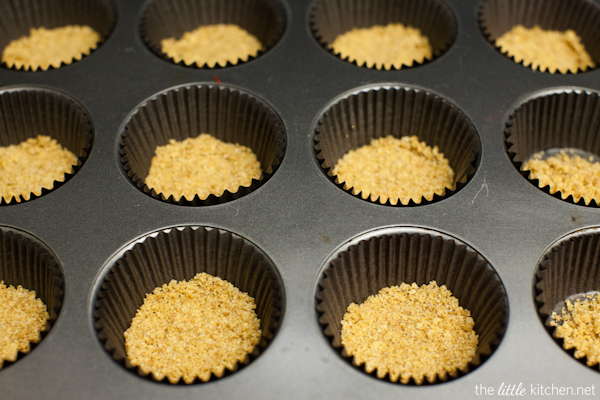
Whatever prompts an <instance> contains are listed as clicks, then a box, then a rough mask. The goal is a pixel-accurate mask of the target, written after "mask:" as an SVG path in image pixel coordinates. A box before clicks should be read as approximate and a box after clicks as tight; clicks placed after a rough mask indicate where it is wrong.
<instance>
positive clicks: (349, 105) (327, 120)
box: [314, 87, 481, 206]
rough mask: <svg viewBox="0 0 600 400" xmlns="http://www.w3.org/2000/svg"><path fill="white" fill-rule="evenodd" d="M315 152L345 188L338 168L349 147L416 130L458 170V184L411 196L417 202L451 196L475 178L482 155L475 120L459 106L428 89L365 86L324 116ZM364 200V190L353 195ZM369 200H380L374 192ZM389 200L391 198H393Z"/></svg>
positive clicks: (350, 190) (332, 106) (337, 184)
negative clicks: (428, 195) (440, 191)
mask: <svg viewBox="0 0 600 400" xmlns="http://www.w3.org/2000/svg"><path fill="white" fill-rule="evenodd" d="M315 130H316V135H315V138H314V140H315V151H316V154H317V158H318V160H319V162H320V163H321V167H322V168H323V170H324V171H325V173H326V174H327V176H329V178H330V179H331V181H332V182H334V183H335V184H336V186H338V187H339V188H341V189H342V190H344V191H346V192H348V193H350V194H352V188H347V189H345V188H344V183H343V182H340V181H339V179H338V178H337V176H334V175H333V172H332V170H333V168H334V167H335V165H336V164H337V162H338V161H339V160H340V159H341V158H342V157H343V156H344V154H346V153H347V152H348V151H350V150H353V149H356V148H359V147H362V146H365V145H367V144H369V143H370V142H371V140H373V139H376V138H381V137H385V136H388V135H393V136H394V137H396V138H400V137H403V136H412V135H416V136H417V137H418V138H419V141H424V142H425V143H427V145H428V146H431V147H434V146H438V148H439V151H440V152H441V153H443V154H444V156H445V157H446V158H447V159H448V160H449V163H450V166H451V167H452V169H453V170H454V183H455V188H446V190H445V194H444V195H443V196H440V195H438V194H435V195H434V196H433V198H432V199H431V200H428V199H425V198H424V197H421V198H420V199H410V201H409V202H408V204H402V203H401V202H400V201H398V203H397V205H398V206H402V205H409V206H414V205H418V204H421V205H422V204H429V203H433V202H436V201H439V200H441V199H444V198H447V197H449V196H451V195H452V194H454V193H456V192H457V191H459V190H460V189H461V188H462V187H464V186H465V184H466V183H467V182H468V181H469V180H470V179H471V178H472V176H473V175H474V173H475V170H476V168H477V166H478V165H479V159H480V147H481V144H480V140H479V136H478V134H477V131H476V129H475V127H474V125H473V123H472V122H471V121H470V120H469V119H468V117H467V116H466V115H465V114H464V113H463V112H462V111H460V110H459V109H458V108H457V107H456V106H454V105H452V104H450V103H449V102H447V101H446V100H444V99H442V98H441V97H438V96H436V95H434V94H431V93H427V92H425V91H421V90H417V89H411V88H398V87H383V88H379V89H365V90H361V91H360V92H357V93H355V94H351V95H349V96H346V97H344V98H342V99H340V100H338V101H336V102H334V103H333V104H332V105H331V106H330V107H328V109H327V110H326V111H325V113H324V114H323V115H322V116H321V118H320V119H319V121H318V124H317V127H316V129H315ZM354 196H355V197H357V198H360V199H362V197H361V193H358V194H356V195H354ZM368 201H371V202H379V203H381V202H380V201H379V197H375V198H373V195H371V196H369V198H368ZM385 204H386V205H391V204H392V203H391V202H390V201H389V200H388V201H387V202H386V203H385Z"/></svg>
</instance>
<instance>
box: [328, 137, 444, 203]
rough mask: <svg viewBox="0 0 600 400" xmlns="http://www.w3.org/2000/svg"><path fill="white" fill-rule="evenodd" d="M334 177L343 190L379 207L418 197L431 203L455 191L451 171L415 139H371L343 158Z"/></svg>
mask: <svg viewBox="0 0 600 400" xmlns="http://www.w3.org/2000/svg"><path fill="white" fill-rule="evenodd" d="M332 172H333V174H334V175H337V177H338V180H339V181H340V182H344V187H345V188H346V189H349V188H352V192H353V193H354V194H358V193H360V192H362V198H363V199H367V198H368V197H369V195H372V198H373V199H376V198H377V197H379V201H380V202H381V203H385V202H386V201H387V200H388V199H389V200H390V203H391V204H397V203H398V199H399V200H400V202H401V203H402V204H405V205H406V204H408V202H409V201H410V200H411V199H412V200H413V201H414V202H415V203H417V204H418V203H420V202H421V197H425V199H427V200H431V199H433V195H434V194H438V195H443V194H444V192H445V190H446V188H449V189H453V188H454V171H452V168H451V167H450V164H449V162H448V160H447V159H446V158H445V157H444V155H443V154H442V153H440V152H439V150H438V148H437V146H435V147H433V148H431V147H429V146H427V144H426V143H425V142H420V141H419V139H418V138H417V137H416V136H410V137H409V136H404V137H402V138H400V139H397V138H395V137H393V136H386V137H384V138H379V139H373V140H372V141H371V143H369V144H368V145H366V146H363V147H360V148H358V149H356V150H351V151H349V152H348V153H346V154H345V155H344V157H342V158H341V159H340V160H339V161H338V162H337V164H336V165H335V167H334V168H333V171H332Z"/></svg>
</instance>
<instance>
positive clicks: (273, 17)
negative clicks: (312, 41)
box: [140, 0, 285, 68]
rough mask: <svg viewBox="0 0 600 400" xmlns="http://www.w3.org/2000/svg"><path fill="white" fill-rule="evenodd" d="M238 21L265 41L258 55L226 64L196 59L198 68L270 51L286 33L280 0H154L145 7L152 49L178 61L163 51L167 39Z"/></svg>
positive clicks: (144, 26) (144, 30)
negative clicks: (209, 63)
mask: <svg viewBox="0 0 600 400" xmlns="http://www.w3.org/2000/svg"><path fill="white" fill-rule="evenodd" d="M214 24H234V25H237V26H239V27H240V28H242V29H244V30H246V31H247V32H249V33H250V34H252V35H253V36H255V37H256V38H257V39H258V40H259V41H260V42H261V44H262V46H263V47H262V49H261V50H259V52H258V53H257V55H256V56H251V55H250V56H248V58H247V59H245V60H242V59H238V60H236V61H235V62H230V61H228V62H227V63H226V65H220V64H215V65H214V66H209V65H208V64H206V63H204V64H202V65H198V64H197V63H193V64H191V65H187V66H191V67H196V68H221V67H230V66H233V65H237V64H240V63H242V62H247V61H251V60H253V59H255V58H257V57H260V56H261V55H262V54H264V53H265V52H267V51H269V50H270V49H271V48H272V47H273V46H274V45H275V43H277V41H278V40H279V38H280V37H281V35H282V34H283V30H284V28H285V13H284V10H283V8H282V6H281V5H280V4H279V3H278V2H277V1H276V0H251V1H244V0H201V1H197V0H153V1H151V2H150V3H149V5H148V6H147V8H146V9H145V11H144V14H143V17H142V22H141V27H140V29H141V35H142V38H143V40H144V42H145V43H146V45H147V46H148V48H149V49H150V50H152V52H153V53H154V54H156V55H157V56H159V57H160V58H162V59H164V60H166V61H169V62H172V63H174V64H177V65H182V66H186V64H185V63H184V62H183V61H180V62H178V63H177V62H176V61H175V60H174V59H173V58H171V57H169V56H167V55H166V54H165V53H163V51H162V47H161V41H162V40H163V39H167V38H172V37H174V38H175V39H179V38H181V36H182V35H183V34H184V33H185V32H190V31H193V30H195V29H196V28H198V27H199V26H202V25H214Z"/></svg>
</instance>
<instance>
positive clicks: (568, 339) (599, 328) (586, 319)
mask: <svg viewBox="0 0 600 400" xmlns="http://www.w3.org/2000/svg"><path fill="white" fill-rule="evenodd" d="M551 317H552V320H551V321H550V324H551V325H552V326H555V327H556V336H558V337H559V338H562V339H564V342H563V347H564V348H565V349H567V350H570V349H575V358H583V357H587V365H588V366H590V367H592V366H594V365H596V364H598V363H599V362H600V295H598V294H596V295H586V296H584V298H583V299H577V300H576V301H575V302H574V303H572V302H571V301H568V300H567V301H566V307H563V308H562V310H561V314H560V315H559V314H557V313H555V312H553V313H552V316H551Z"/></svg>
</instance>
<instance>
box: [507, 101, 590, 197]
mask: <svg viewBox="0 0 600 400" xmlns="http://www.w3.org/2000/svg"><path fill="white" fill-rule="evenodd" d="M599 121H600V95H599V94H598V93H597V92H593V91H588V90H585V89H569V90H565V91H557V92H552V93H546V94H542V95H539V96H536V97H534V98H532V99H530V100H528V101H526V102H525V103H523V104H521V105H520V106H519V107H518V108H517V109H516V110H514V111H513V112H512V113H511V115H510V117H509V119H508V121H507V123H506V129H505V146H506V152H507V154H508V156H509V158H510V159H511V161H512V163H513V165H514V166H515V168H517V170H518V171H519V172H520V173H521V175H522V176H523V177H524V178H525V179H527V180H528V181H529V182H531V184H532V185H534V186H536V187H538V188H540V182H539V180H538V179H532V178H531V176H530V175H531V174H530V171H529V170H523V163H525V162H526V161H528V160H529V159H530V158H531V157H532V156H533V155H534V154H535V153H538V152H541V151H546V152H547V153H548V154H549V155H552V154H555V153H557V152H558V150H560V149H563V150H571V149H572V150H573V152H574V153H575V154H578V153H579V155H580V156H584V157H589V156H591V157H592V158H593V159H596V160H598V158H599V157H600V140H598V138H599V137H600V122H599ZM540 189H541V190H542V191H544V192H545V193H547V194H550V195H552V196H554V197H556V198H557V199H561V200H564V201H566V202H569V203H572V204H578V205H586V203H585V199H584V198H581V199H579V201H577V202H575V201H574V198H573V196H572V195H567V194H565V193H562V192H561V191H556V192H554V193H552V192H551V190H550V187H549V186H545V187H541V188H540ZM588 205H589V206H593V207H598V203H597V202H596V201H595V200H591V202H589V204H588Z"/></svg>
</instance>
